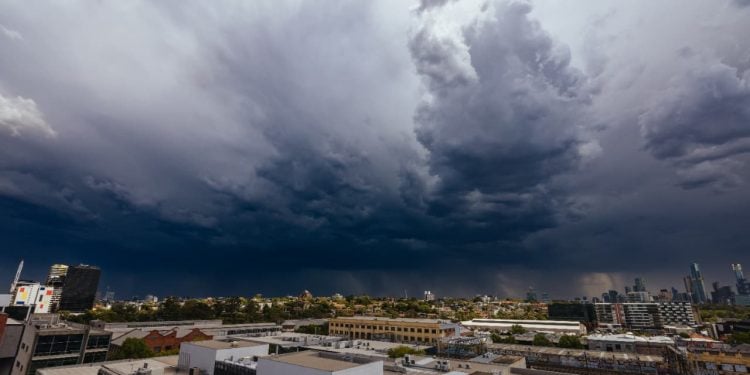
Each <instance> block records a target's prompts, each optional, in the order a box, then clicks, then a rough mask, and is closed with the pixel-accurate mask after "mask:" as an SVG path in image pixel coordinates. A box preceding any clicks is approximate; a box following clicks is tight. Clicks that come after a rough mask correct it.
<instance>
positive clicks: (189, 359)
mask: <svg viewBox="0 0 750 375" xmlns="http://www.w3.org/2000/svg"><path fill="white" fill-rule="evenodd" d="M267 355H268V344H266V345H257V346H250V347H239V348H229V349H213V348H207V347H205V346H201V345H196V344H193V343H189V342H185V343H182V346H180V357H179V360H178V366H179V368H180V369H183V370H186V369H189V368H191V367H199V368H200V369H201V370H203V371H205V372H206V373H207V374H208V375H213V374H214V366H215V363H216V361H221V360H224V359H229V358H230V357H231V358H232V359H234V360H236V359H238V358H242V357H253V356H258V357H261V356H267Z"/></svg>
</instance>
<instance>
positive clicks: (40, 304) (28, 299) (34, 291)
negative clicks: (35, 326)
mask: <svg viewBox="0 0 750 375" xmlns="http://www.w3.org/2000/svg"><path fill="white" fill-rule="evenodd" d="M53 293H54V288H52V287H48V286H43V285H41V284H39V283H31V282H18V283H17V284H16V291H15V293H14V294H13V296H14V297H13V303H12V304H11V306H30V307H33V309H32V312H34V313H38V314H46V313H48V312H50V311H51V306H52V296H53Z"/></svg>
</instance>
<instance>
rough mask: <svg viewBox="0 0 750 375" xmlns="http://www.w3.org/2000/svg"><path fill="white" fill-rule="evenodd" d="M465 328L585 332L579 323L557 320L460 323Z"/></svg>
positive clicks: (504, 320) (472, 321)
mask: <svg viewBox="0 0 750 375" xmlns="http://www.w3.org/2000/svg"><path fill="white" fill-rule="evenodd" d="M461 324H462V325H463V326H465V327H469V328H473V327H480V328H488V329H493V328H496V329H508V328H510V327H512V326H514V325H520V326H521V327H524V328H526V329H528V330H531V331H575V332H585V331H584V329H585V328H583V325H582V324H581V323H579V322H568V321H558V320H512V319H474V320H468V321H464V322H461Z"/></svg>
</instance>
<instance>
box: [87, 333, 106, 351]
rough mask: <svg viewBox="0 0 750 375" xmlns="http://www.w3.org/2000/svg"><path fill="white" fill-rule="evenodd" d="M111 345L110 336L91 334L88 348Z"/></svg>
mask: <svg viewBox="0 0 750 375" xmlns="http://www.w3.org/2000/svg"><path fill="white" fill-rule="evenodd" d="M108 347H109V336H89V341H87V342H86V349H101V348H108Z"/></svg>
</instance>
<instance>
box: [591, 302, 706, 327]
mask: <svg viewBox="0 0 750 375" xmlns="http://www.w3.org/2000/svg"><path fill="white" fill-rule="evenodd" d="M594 308H595V310H596V314H597V320H598V323H599V326H603V327H604V326H612V327H613V328H614V327H617V326H623V327H627V328H628V329H657V328H661V327H663V326H665V325H676V326H694V325H695V324H697V321H696V316H697V315H696V313H695V311H694V310H693V305H692V304H690V303H688V302H662V303H657V302H651V303H616V304H613V303H597V304H595V305H594Z"/></svg>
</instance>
